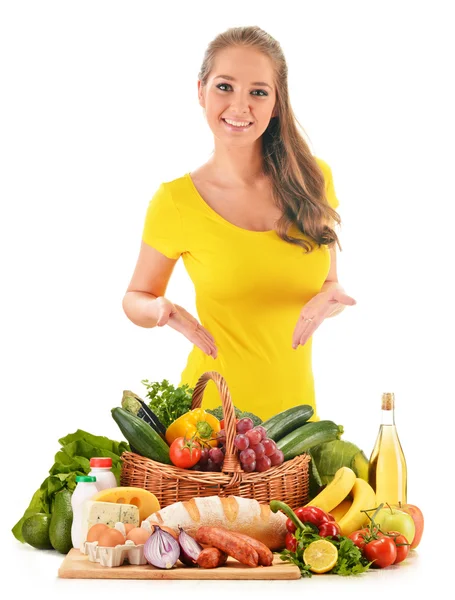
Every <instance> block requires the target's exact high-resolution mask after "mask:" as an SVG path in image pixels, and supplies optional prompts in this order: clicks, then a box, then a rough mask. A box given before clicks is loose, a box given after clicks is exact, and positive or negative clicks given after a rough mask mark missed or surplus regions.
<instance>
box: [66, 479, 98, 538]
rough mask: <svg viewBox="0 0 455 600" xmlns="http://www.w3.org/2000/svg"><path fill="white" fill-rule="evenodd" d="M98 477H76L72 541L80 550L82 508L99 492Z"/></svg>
mask: <svg viewBox="0 0 455 600" xmlns="http://www.w3.org/2000/svg"><path fill="white" fill-rule="evenodd" d="M95 482H96V477H89V476H86V475H77V476H76V484H77V485H76V488H75V490H74V492H73V495H72V496H71V507H72V509H73V524H72V525H71V541H72V543H73V548H77V549H80V547H81V537H82V508H83V505H84V502H85V501H86V500H90V499H91V498H92V497H93V496H94V495H95V494H96V493H97V492H98V488H97V487H96V483H95Z"/></svg>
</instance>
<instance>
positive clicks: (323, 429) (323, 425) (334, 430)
mask: <svg viewBox="0 0 455 600" xmlns="http://www.w3.org/2000/svg"><path fill="white" fill-rule="evenodd" d="M342 433H343V426H342V425H337V424H336V423H334V422H333V421H313V422H310V423H305V425H302V427H298V428H297V429H294V431H291V433H288V435H286V436H285V437H284V438H281V440H278V442H277V443H276V445H277V447H278V449H279V450H281V451H282V452H283V454H284V460H290V459H291V458H294V457H295V456H298V455H299V454H303V453H304V452H307V451H308V450H310V449H311V448H313V447H314V446H317V445H319V444H322V443H323V442H330V441H332V440H337V439H339V438H340V437H341V434H342Z"/></svg>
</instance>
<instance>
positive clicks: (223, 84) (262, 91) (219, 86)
mask: <svg viewBox="0 0 455 600" xmlns="http://www.w3.org/2000/svg"><path fill="white" fill-rule="evenodd" d="M221 86H225V87H231V86H230V84H229V83H220V84H218V85H217V86H216V87H217V88H218V89H220V90H221ZM222 91H224V90H222ZM253 92H261V95H264V96H268V93H267V92H266V91H265V90H253Z"/></svg>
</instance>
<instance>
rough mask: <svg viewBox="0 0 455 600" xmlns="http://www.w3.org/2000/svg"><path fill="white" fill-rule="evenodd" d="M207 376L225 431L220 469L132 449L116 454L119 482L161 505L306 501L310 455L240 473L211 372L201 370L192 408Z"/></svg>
mask: <svg viewBox="0 0 455 600" xmlns="http://www.w3.org/2000/svg"><path fill="white" fill-rule="evenodd" d="M210 380H213V381H214V382H215V383H216V385H217V387H218V391H219V393H220V396H221V402H222V406H223V413H224V420H225V430H226V455H225V459H224V463H223V467H222V471H221V472H217V471H214V472H205V471H204V472H203V471H191V470H188V469H181V468H179V467H175V466H172V465H165V464H162V463H160V462H156V461H154V460H151V459H149V458H145V457H143V456H139V455H138V454H135V453H134V452H124V453H123V454H122V456H121V459H122V468H121V474H120V485H122V486H131V487H140V488H144V489H146V490H149V491H150V492H153V493H154V494H155V496H156V497H157V499H158V502H159V503H160V506H161V507H162V508H164V507H165V506H168V505H169V504H173V503H174V502H179V501H184V500H190V499H191V498H195V497H202V496H230V495H232V496H241V497H243V498H254V499H255V500H258V501H259V502H267V503H268V502H270V500H273V499H275V500H283V501H284V502H286V504H288V505H289V506H290V507H291V508H293V509H295V508H298V507H299V506H303V505H304V504H306V502H308V491H309V473H308V465H309V461H310V457H309V455H307V454H302V455H300V456H296V457H295V458H293V459H292V460H289V461H285V462H284V463H283V464H281V465H279V466H276V467H271V468H270V469H268V470H267V471H264V472H261V473H259V472H253V473H245V472H244V471H243V470H242V468H241V466H240V463H239V460H238V458H237V452H236V450H235V447H234V437H235V435H236V427H235V412H234V406H233V404H232V400H231V395H230V393H229V390H228V387H227V385H226V381H225V380H224V378H223V377H222V376H221V375H220V374H219V373H217V372H216V371H208V372H206V373H204V374H203V375H201V377H200V378H199V380H198V382H197V383H196V386H195V387H194V391H193V402H192V409H195V408H200V406H201V403H202V395H203V392H204V390H205V387H206V385H207V383H208V382H209V381H210Z"/></svg>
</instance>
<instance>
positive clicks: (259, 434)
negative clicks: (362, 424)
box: [193, 417, 284, 473]
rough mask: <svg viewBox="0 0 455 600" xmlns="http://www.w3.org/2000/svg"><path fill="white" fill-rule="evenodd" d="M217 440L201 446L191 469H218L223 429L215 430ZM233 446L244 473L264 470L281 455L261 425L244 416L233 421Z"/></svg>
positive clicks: (279, 461) (222, 451) (278, 462)
mask: <svg viewBox="0 0 455 600" xmlns="http://www.w3.org/2000/svg"><path fill="white" fill-rule="evenodd" d="M217 440H218V442H219V444H220V446H218V447H216V448H210V449H209V448H204V449H203V450H202V452H201V458H200V459H199V462H198V464H197V465H195V466H194V467H193V469H194V470H195V471H221V466H222V464H223V461H224V455H225V454H226V432H225V430H224V429H222V430H221V431H219V432H218V435H217ZM234 447H235V448H236V449H237V451H238V453H239V460H240V465H241V467H242V469H243V470H244V471H245V472H246V473H252V472H253V471H260V472H261V471H267V470H268V469H270V467H274V466H276V465H281V464H282V462H283V461H284V455H283V452H282V451H281V450H278V448H277V445H276V443H275V442H274V441H273V440H270V439H269V438H268V437H267V431H266V430H265V428H264V427H262V426H261V425H258V426H256V427H255V426H254V423H253V421H252V420H251V419H250V418H248V417H245V418H243V419H240V420H239V421H238V423H237V435H236V436H235V438H234Z"/></svg>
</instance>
